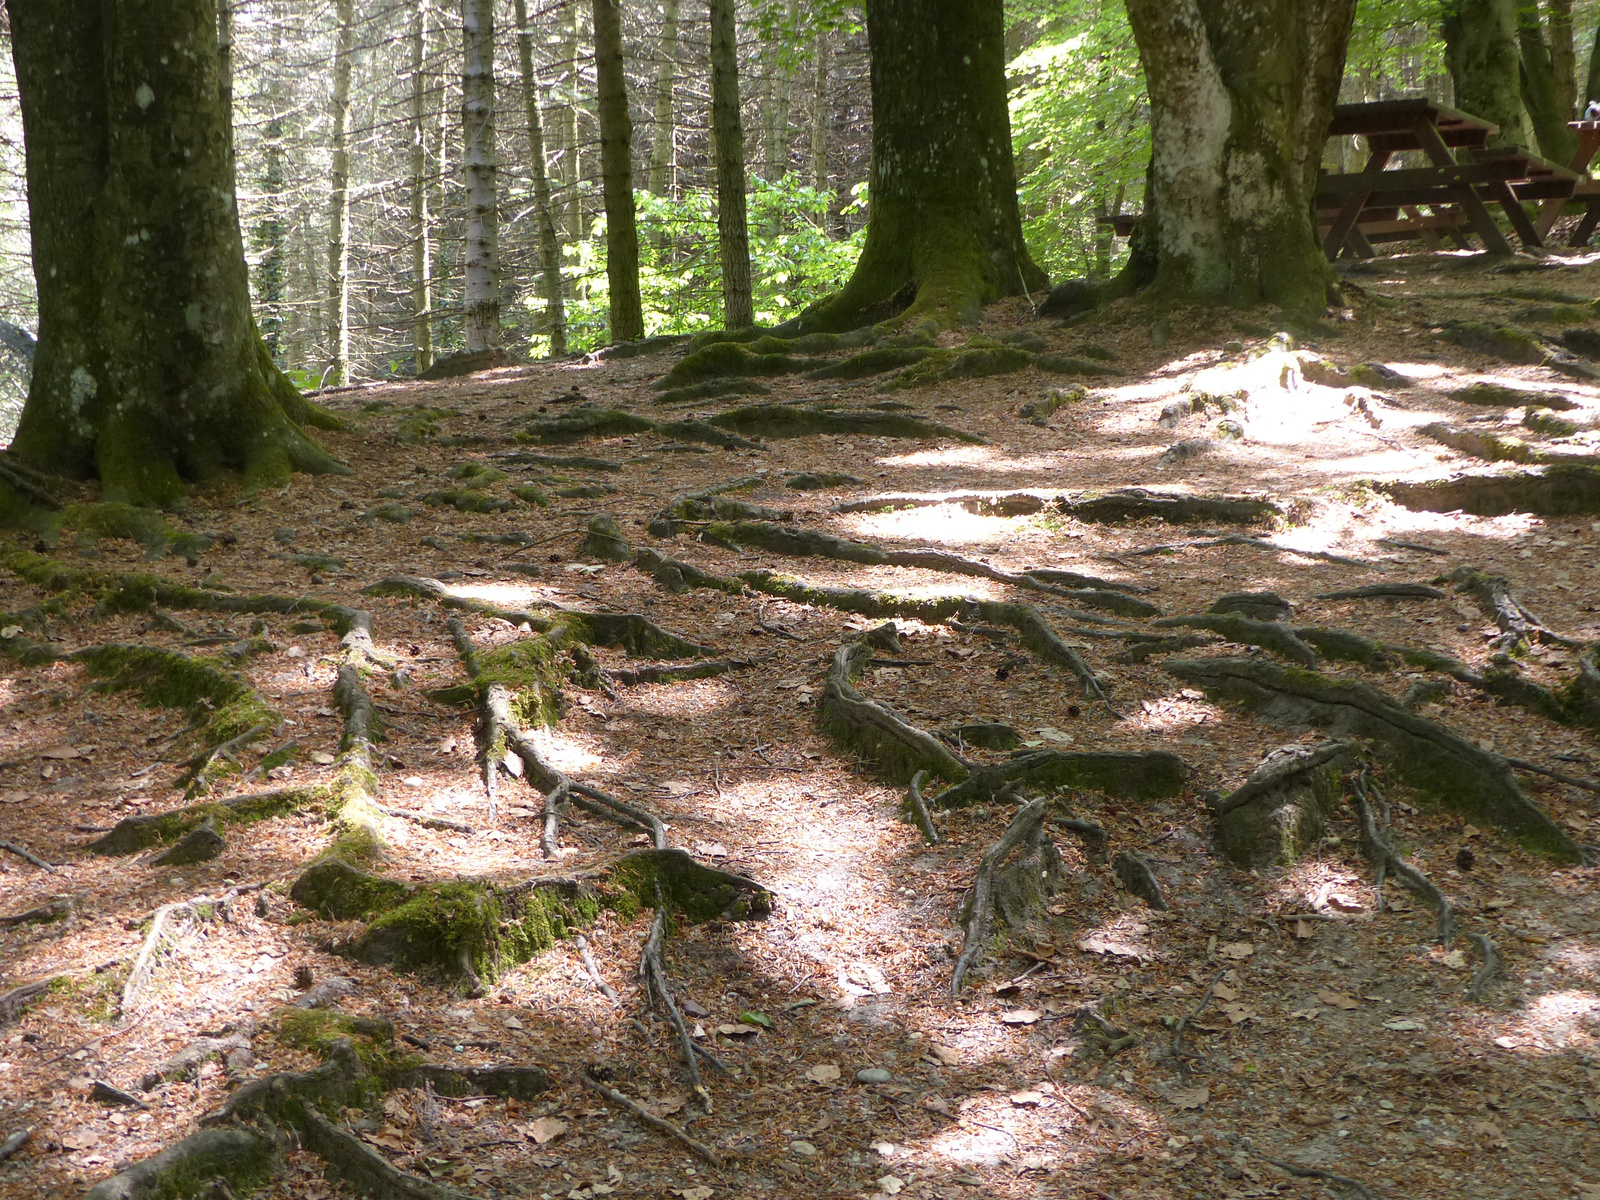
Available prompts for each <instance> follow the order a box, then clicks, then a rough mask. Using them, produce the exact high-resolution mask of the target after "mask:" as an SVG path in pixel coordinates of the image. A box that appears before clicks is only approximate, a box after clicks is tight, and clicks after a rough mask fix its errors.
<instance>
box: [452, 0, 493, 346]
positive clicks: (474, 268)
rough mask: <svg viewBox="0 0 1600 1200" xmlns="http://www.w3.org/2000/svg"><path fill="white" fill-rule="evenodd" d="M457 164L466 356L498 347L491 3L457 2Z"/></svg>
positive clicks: (478, 1)
mask: <svg viewBox="0 0 1600 1200" xmlns="http://www.w3.org/2000/svg"><path fill="white" fill-rule="evenodd" d="M461 31H462V38H461V51H462V60H461V133H462V145H461V162H462V166H463V167H464V168H465V171H466V177H467V228H466V252H467V261H466V268H467V269H466V288H465V291H464V292H463V294H462V332H463V333H464V334H465V335H466V341H467V351H468V352H469V353H471V352H473V351H477V350H489V349H492V348H494V347H496V346H499V345H500V213H499V188H498V180H497V175H498V164H497V161H496V158H495V145H494V0H461Z"/></svg>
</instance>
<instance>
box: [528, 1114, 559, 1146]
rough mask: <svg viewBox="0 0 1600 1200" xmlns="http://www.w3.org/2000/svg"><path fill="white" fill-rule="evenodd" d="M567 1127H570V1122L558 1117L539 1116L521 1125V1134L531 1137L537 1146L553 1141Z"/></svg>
mask: <svg viewBox="0 0 1600 1200" xmlns="http://www.w3.org/2000/svg"><path fill="white" fill-rule="evenodd" d="M569 1128H571V1125H570V1123H569V1122H567V1121H563V1120H562V1119H561V1118H560V1117H540V1118H539V1119H538V1120H536V1121H529V1122H528V1123H527V1124H526V1125H523V1126H521V1129H522V1134H523V1136H524V1137H526V1138H529V1139H531V1140H532V1141H533V1143H534V1144H535V1145H537V1146H542V1145H544V1144H545V1143H546V1142H553V1141H555V1140H556V1139H557V1138H558V1137H560V1136H561V1135H562V1134H563V1133H565V1132H566V1131H567V1130H568V1129H569Z"/></svg>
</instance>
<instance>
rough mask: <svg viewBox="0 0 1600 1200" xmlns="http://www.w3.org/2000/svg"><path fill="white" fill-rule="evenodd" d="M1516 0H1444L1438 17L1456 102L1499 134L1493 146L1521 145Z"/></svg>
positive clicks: (1519, 60)
mask: <svg viewBox="0 0 1600 1200" xmlns="http://www.w3.org/2000/svg"><path fill="white" fill-rule="evenodd" d="M1517 4H1518V0H1445V2H1444V6H1443V13H1442V16H1441V20H1440V32H1442V33H1443V34H1444V48H1445V61H1446V63H1448V64H1449V67H1450V80H1451V82H1452V83H1453V84H1454V85H1455V99H1456V104H1455V106H1456V107H1457V108H1459V109H1461V110H1462V111H1463V112H1469V113H1471V114H1472V115H1473V116H1475V117H1482V118H1483V119H1484V120H1485V121H1493V122H1494V123H1495V124H1496V125H1498V126H1499V127H1500V132H1499V133H1497V134H1496V135H1495V136H1494V137H1493V138H1492V139H1490V145H1493V146H1522V145H1523V144H1524V138H1523V133H1522V91H1521V86H1520V84H1521V81H1520V77H1519V73H1520V68H1521V59H1522V56H1521V54H1520V53H1519V51H1518V47H1517Z"/></svg>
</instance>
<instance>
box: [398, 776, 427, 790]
mask: <svg viewBox="0 0 1600 1200" xmlns="http://www.w3.org/2000/svg"><path fill="white" fill-rule="evenodd" d="M400 782H401V783H403V784H405V785H406V787H408V788H419V787H421V786H422V776H421V775H407V776H406V777H405V778H404V779H402V780H401V781H400Z"/></svg>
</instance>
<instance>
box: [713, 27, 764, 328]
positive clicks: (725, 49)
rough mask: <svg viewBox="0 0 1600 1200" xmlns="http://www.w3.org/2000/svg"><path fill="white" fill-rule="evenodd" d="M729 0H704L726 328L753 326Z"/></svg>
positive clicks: (734, 39) (736, 61)
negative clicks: (707, 8)
mask: <svg viewBox="0 0 1600 1200" xmlns="http://www.w3.org/2000/svg"><path fill="white" fill-rule="evenodd" d="M734 3H735V0H710V9H711V126H712V129H713V130H714V131H715V134H716V161H717V242H718V246H719V249H720V254H721V259H722V305H723V319H724V320H725V321H726V323H727V327H728V328H729V329H744V328H747V327H748V326H750V325H753V324H755V311H754V309H753V307H752V303H751V296H750V236H749V230H748V227H747V224H746V217H745V177H744V129H743V127H742V125H741V124H740V120H739V43H738V38H737V34H736V32H735V29H734V21H733V10H734Z"/></svg>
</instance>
